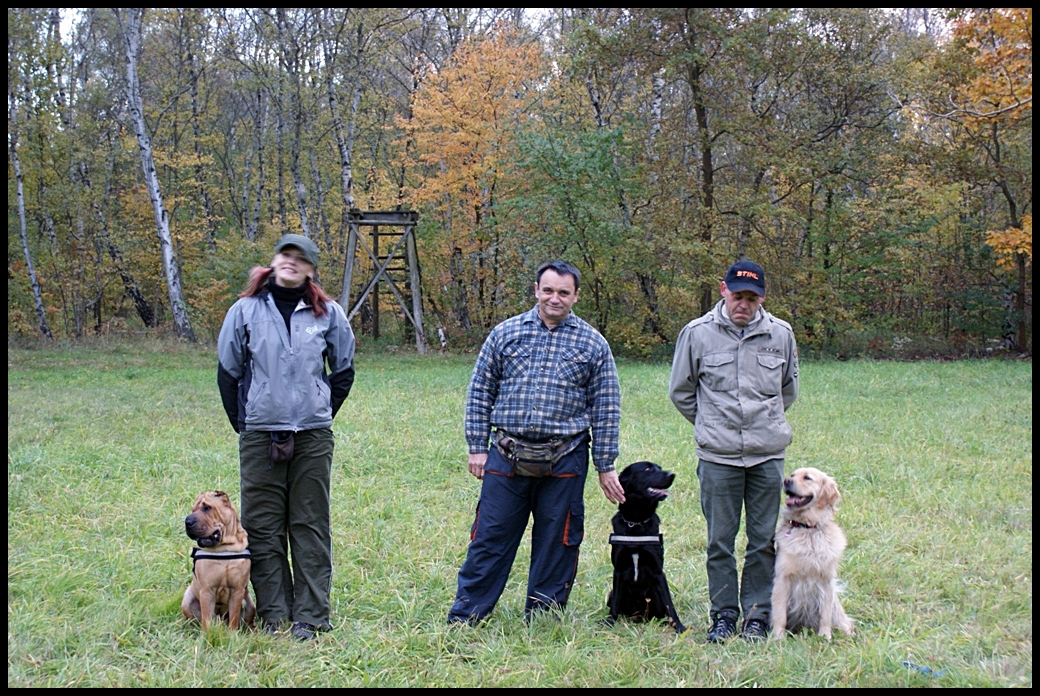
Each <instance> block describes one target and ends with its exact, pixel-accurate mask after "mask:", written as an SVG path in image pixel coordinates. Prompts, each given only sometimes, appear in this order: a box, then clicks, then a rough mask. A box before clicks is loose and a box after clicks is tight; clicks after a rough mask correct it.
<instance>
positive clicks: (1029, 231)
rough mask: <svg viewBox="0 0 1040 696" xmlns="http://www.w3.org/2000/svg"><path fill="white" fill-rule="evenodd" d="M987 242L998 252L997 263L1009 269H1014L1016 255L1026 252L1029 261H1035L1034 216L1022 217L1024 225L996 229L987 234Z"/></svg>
mask: <svg viewBox="0 0 1040 696" xmlns="http://www.w3.org/2000/svg"><path fill="white" fill-rule="evenodd" d="M986 244H988V245H990V246H991V247H993V250H994V251H995V252H997V265H999V266H1000V267H1001V268H1006V269H1007V270H1014V269H1015V264H1016V261H1017V259H1016V257H1017V256H1018V255H1019V254H1024V255H1025V257H1026V258H1027V259H1028V261H1029V263H1032V262H1033V216H1032V215H1025V216H1023V217H1022V227H1021V228H1018V227H1009V228H1007V229H1006V230H994V231H992V232H989V233H988V234H987V235H986Z"/></svg>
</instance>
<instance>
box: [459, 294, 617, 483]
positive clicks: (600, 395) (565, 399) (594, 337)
mask: <svg viewBox="0 0 1040 696" xmlns="http://www.w3.org/2000/svg"><path fill="white" fill-rule="evenodd" d="M620 424H621V387H620V385H619V384H618V376H617V367H616V366H615V365H614V356H613V355H612V354H611V352H610V346H609V345H607V341H606V339H604V338H603V336H601V335H600V333H599V332H598V331H596V330H595V329H594V328H592V326H590V325H589V324H588V323H587V322H585V321H584V320H582V319H579V318H578V317H576V316H575V315H574V313H573V312H572V313H571V314H569V315H568V316H567V318H566V319H564V320H563V321H562V322H560V324H559V325H557V326H556V327H555V328H554V329H553V330H552V331H550V330H549V329H547V328H546V327H545V324H543V323H542V320H541V318H540V317H539V316H538V307H537V306H536V307H535V308H534V309H532V310H531V311H529V312H524V313H523V314H520V315H517V316H515V317H512V318H510V319H507V320H505V321H504V322H502V323H501V324H499V325H498V326H496V327H495V328H494V329H492V330H491V333H490V334H489V335H488V337H487V340H485V341H484V346H483V347H482V348H481V349H480V355H479V356H478V357H477V363H476V365H474V367H473V376H472V378H471V379H470V383H469V389H468V391H467V393H466V443H467V444H468V445H469V451H470V453H480V452H487V451H488V446H489V439H490V435H491V427H492V426H494V427H496V428H501V429H502V430H505V431H507V432H509V433H512V434H513V435H516V436H518V437H521V438H525V439H532V440H544V439H550V438H557V437H568V436H572V435H577V434H578V433H581V432H584V431H586V430H588V429H589V428H590V427H591V429H592V462H593V465H594V466H595V467H596V470H597V471H611V470H612V469H613V468H614V460H615V459H617V456H618V431H619V427H620Z"/></svg>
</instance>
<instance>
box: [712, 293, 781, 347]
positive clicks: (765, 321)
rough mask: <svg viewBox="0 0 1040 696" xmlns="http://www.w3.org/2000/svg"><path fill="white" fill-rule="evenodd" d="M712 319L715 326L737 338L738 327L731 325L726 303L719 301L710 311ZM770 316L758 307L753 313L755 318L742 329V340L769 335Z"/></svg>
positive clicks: (738, 333) (731, 321)
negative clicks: (759, 335)
mask: <svg viewBox="0 0 1040 696" xmlns="http://www.w3.org/2000/svg"><path fill="white" fill-rule="evenodd" d="M711 314H712V318H713V320H714V321H715V323H716V324H718V325H719V326H721V327H723V328H724V329H726V330H727V331H729V332H730V333H732V334H734V335H736V336H739V335H740V330H741V329H740V327H739V326H737V325H736V324H734V323H733V320H732V319H730V318H729V315H728V314H726V301H725V300H719V301H718V303H717V304H716V305H715V307H714V308H713V309H712V310H711ZM770 318H771V315H770V314H769V312H767V311H766V310H765V309H764V308H762V307H759V308H758V311H757V312H755V318H754V319H752V320H751V321H750V322H748V325H747V326H745V327H744V332H745V333H744V338H749V337H751V336H757V335H758V334H768V333H770V332H771V331H770V329H771V327H770V324H771V323H772V322H771V321H770Z"/></svg>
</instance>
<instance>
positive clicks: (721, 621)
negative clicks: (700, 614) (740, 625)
mask: <svg viewBox="0 0 1040 696" xmlns="http://www.w3.org/2000/svg"><path fill="white" fill-rule="evenodd" d="M736 630H737V620H736V619H734V618H731V617H729V616H726V615H725V614H719V615H718V616H716V617H715V623H713V624H712V625H711V628H710V629H709V630H708V642H709V643H721V642H722V641H724V640H726V639H727V638H729V637H730V636H732V635H733V634H734V633H735V632H736Z"/></svg>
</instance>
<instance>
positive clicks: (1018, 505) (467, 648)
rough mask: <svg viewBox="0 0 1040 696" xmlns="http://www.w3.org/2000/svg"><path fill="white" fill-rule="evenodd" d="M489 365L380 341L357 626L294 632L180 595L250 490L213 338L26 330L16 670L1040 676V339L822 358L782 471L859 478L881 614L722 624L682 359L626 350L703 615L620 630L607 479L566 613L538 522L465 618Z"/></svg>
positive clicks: (373, 367)
mask: <svg viewBox="0 0 1040 696" xmlns="http://www.w3.org/2000/svg"><path fill="white" fill-rule="evenodd" d="M472 361H473V356H462V357H449V356H440V355H432V356H427V357H418V356H405V355H382V354H379V355H377V354H365V353H362V354H361V355H360V356H359V357H358V360H357V382H356V385H355V387H354V390H353V392H352V394H351V396H350V399H349V400H348V402H347V404H346V405H345V406H344V407H343V409H342V411H341V412H340V414H339V415H338V417H337V420H336V424H335V426H334V430H335V432H336V438H337V445H336V454H335V461H334V467H333V509H332V516H333V534H334V540H333V544H334V549H333V551H334V562H335V574H334V577H333V590H332V602H333V616H332V620H333V623H334V624H335V625H336V630H334V631H332V632H330V633H327V634H323V635H322V636H321V637H320V639H319V640H318V641H317V642H316V643H315V644H310V645H299V644H295V643H292V642H289V641H288V640H286V639H280V638H271V637H267V636H263V635H261V634H259V633H252V632H244V633H231V632H229V631H227V630H226V629H225V628H218V629H215V630H212V631H211V632H209V633H208V634H206V635H202V634H201V633H200V630H199V628H198V627H197V626H193V625H189V624H187V623H185V622H184V621H183V620H182V618H181V615H180V610H179V605H180V600H181V595H182V594H183V591H184V588H185V587H186V586H187V582H188V579H189V574H190V560H189V558H188V553H189V550H190V547H191V542H190V540H189V539H188V538H187V537H186V536H185V535H184V532H183V519H184V516H185V515H186V514H187V513H188V511H189V509H190V505H191V503H192V501H193V500H194V498H195V495H196V494H197V493H199V492H200V491H203V490H209V489H214V488H216V489H222V490H225V491H227V492H228V493H229V494H230V495H231V498H232V500H233V501H235V502H236V504H237V501H238V461H237V449H236V438H235V435H234V433H233V432H232V430H231V428H230V426H229V425H228V423H227V419H226V417H225V416H224V413H223V411H222V409H221V407H220V400H219V397H218V395H217V389H216V368H215V365H216V363H215V356H214V354H213V353H212V352H211V351H208V350H206V349H201V348H199V349H196V348H189V347H183V346H176V345H174V346H163V345H159V344H154V345H153V344H147V343H146V344H141V345H134V346H131V345H124V346H118V345H117V346H107V347H95V348H78V349H47V350H23V349H16V348H10V347H9V349H8V371H9V374H8V390H7V391H8V407H7V418H8V431H7V433H8V435H7V444H8V450H7V451H8V454H7V463H8V474H7V482H8V493H7V496H8V497H7V530H8V542H7V618H8V623H7V682H8V686H9V687H10V686H14V687H132V686H146V687H147V686H157V687H170V686H173V687H179V686H212V687H220V686H246V687H248V686H281V687H285V686H384V687H403V686H418V687H425V686H428V687H451V686H461V687H474V686H481V687H500V686H559V687H566V686H579V687H585V686H588V687H611V686H645V687H672V686H753V685H757V686H795V687H813V686H864V687H900V686H908V687H922V686H932V685H934V686H946V687H959V686H1032V682H1033V610H1032V591H1033V570H1032V569H1033V533H1032V518H1033V498H1032V444H1031V440H1032V381H1033V380H1032V363H1031V362H1000V361H992V362H954V363H937V362H922V363H894V362H850V363H838V362H805V363H803V365H802V374H801V395H800V397H799V399H798V401H797V402H796V403H795V405H794V406H793V407H792V409H791V410H790V411H789V412H788V417H789V419H790V420H791V422H792V424H793V427H794V430H795V441H794V443H793V444H792V446H791V447H790V448H789V449H788V459H787V471H788V472H790V471H791V470H793V469H794V468H797V467H798V466H815V467H817V468H820V469H823V470H825V471H827V472H828V473H830V474H832V475H833V476H834V477H835V478H836V479H837V481H838V483H839V486H840V488H841V491H842V494H843V505H842V508H841V510H840V511H839V514H838V521H839V523H840V524H841V525H842V527H843V528H844V529H845V532H846V534H847V536H848V538H849V547H848V551H847V552H846V556H845V559H844V561H843V564H842V567H841V575H842V577H843V579H844V581H845V582H846V584H847V591H846V594H845V595H844V600H843V601H844V604H845V608H846V610H847V611H848V613H849V615H850V616H852V617H853V618H854V619H855V620H856V621H857V628H858V631H857V633H856V635H855V636H853V637H851V638H850V637H845V636H842V635H841V634H837V635H836V637H835V640H834V641H833V642H832V643H827V642H826V641H824V640H822V639H820V638H818V637H816V636H814V635H803V636H799V637H794V638H791V639H788V640H786V641H784V642H783V643H781V644H776V643H765V644H748V643H745V642H744V641H740V640H736V641H732V642H729V643H727V644H724V645H705V644H704V642H703V639H704V633H705V631H706V629H707V622H708V620H707V608H708V605H707V584H706V583H707V580H706V576H705V572H704V553H705V551H704V546H705V530H704V520H703V518H702V517H701V513H700V508H699V502H698V491H697V479H696V475H695V469H696V460H695V458H694V456H693V451H692V447H691V443H692V429H691V427H690V426H688V424H687V423H686V421H685V420H684V419H683V418H682V417H681V416H679V414H678V413H677V412H676V411H675V409H674V408H673V407H672V405H671V403H670V402H669V401H668V397H667V394H666V390H667V382H668V366H667V365H645V364H636V363H622V364H621V365H620V375H621V387H622V393H623V419H622V433H621V459H620V460H619V464H621V465H623V464H627V463H629V462H631V461H635V460H639V459H651V460H654V461H657V462H659V463H661V464H662V465H663V466H664V467H665V468H667V469H670V470H672V471H674V472H676V474H677V478H676V483H675V485H674V486H673V489H672V490H673V495H672V496H671V497H670V498H669V499H668V500H667V501H666V502H665V503H664V505H663V506H662V507H661V509H660V513H661V518H662V526H663V529H664V532H665V537H666V548H667V555H666V567H667V569H668V575H669V579H670V582H671V586H672V594H673V597H675V600H676V603H677V608H678V611H679V614H680V616H681V617H682V618H683V619H684V621H685V622H686V623H687V625H689V626H690V627H691V630H690V632H689V633H688V634H687V635H685V636H683V637H676V636H675V635H674V633H672V632H671V631H670V630H669V629H668V628H667V627H666V626H664V625H661V624H651V625H640V624H631V623H621V624H619V625H617V626H615V627H613V628H609V629H608V628H605V627H603V626H602V625H601V623H600V622H601V620H602V619H603V618H604V616H605V606H604V603H605V597H606V594H607V591H608V590H609V587H610V582H611V568H610V560H609V546H608V543H607V537H608V534H609V532H610V522H609V520H610V516H611V515H612V514H613V512H614V508H613V506H611V505H610V504H609V503H608V502H607V501H606V500H605V499H604V498H603V496H602V494H601V493H600V492H599V489H598V486H597V485H596V483H595V480H594V479H595V477H594V476H593V477H590V479H589V481H588V487H587V491H586V528H585V533H586V537H585V543H584V545H583V547H582V559H581V563H580V566H579V574H578V579H577V584H576V587H575V589H574V591H573V593H572V595H571V600H570V604H569V606H568V608H567V610H566V611H565V613H564V614H563V616H562V618H561V620H559V621H558V622H557V621H551V620H546V619H537V620H535V621H534V622H532V624H531V625H530V626H527V625H526V624H525V623H524V621H523V606H524V599H523V592H524V587H525V584H526V582H525V581H526V558H527V551H526V543H525V546H524V547H522V548H521V551H520V553H519V554H518V558H517V564H516V566H515V567H514V572H513V574H512V576H511V578H510V581H509V583H508V585H507V587H506V591H505V594H504V595H503V597H502V600H501V602H500V603H499V605H498V607H497V609H496V610H495V613H494V614H493V615H492V618H491V620H490V621H489V622H487V623H486V624H485V625H483V626H481V627H477V628H473V629H463V630H450V631H449V630H448V629H447V627H446V626H445V623H444V619H445V614H446V612H447V609H448V607H449V605H450V604H451V601H452V599H453V596H454V591H455V578H456V573H457V571H458V567H459V565H460V564H461V562H462V560H463V557H464V555H465V551H466V543H467V541H468V532H469V526H470V524H471V522H472V514H473V510H474V506H475V504H476V500H477V495H478V491H479V482H477V481H476V480H475V479H473V478H472V477H470V476H469V475H468V474H466V473H465V447H464V443H463V439H462V432H461V431H462V426H461V423H462V411H463V399H464V395H465V388H466V383H467V380H468V377H469V371H470V369H471V367H472ZM739 543H740V541H739V540H738V544H739ZM906 663H909V666H907V664H906ZM928 670H931V671H930V672H929V671H928Z"/></svg>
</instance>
